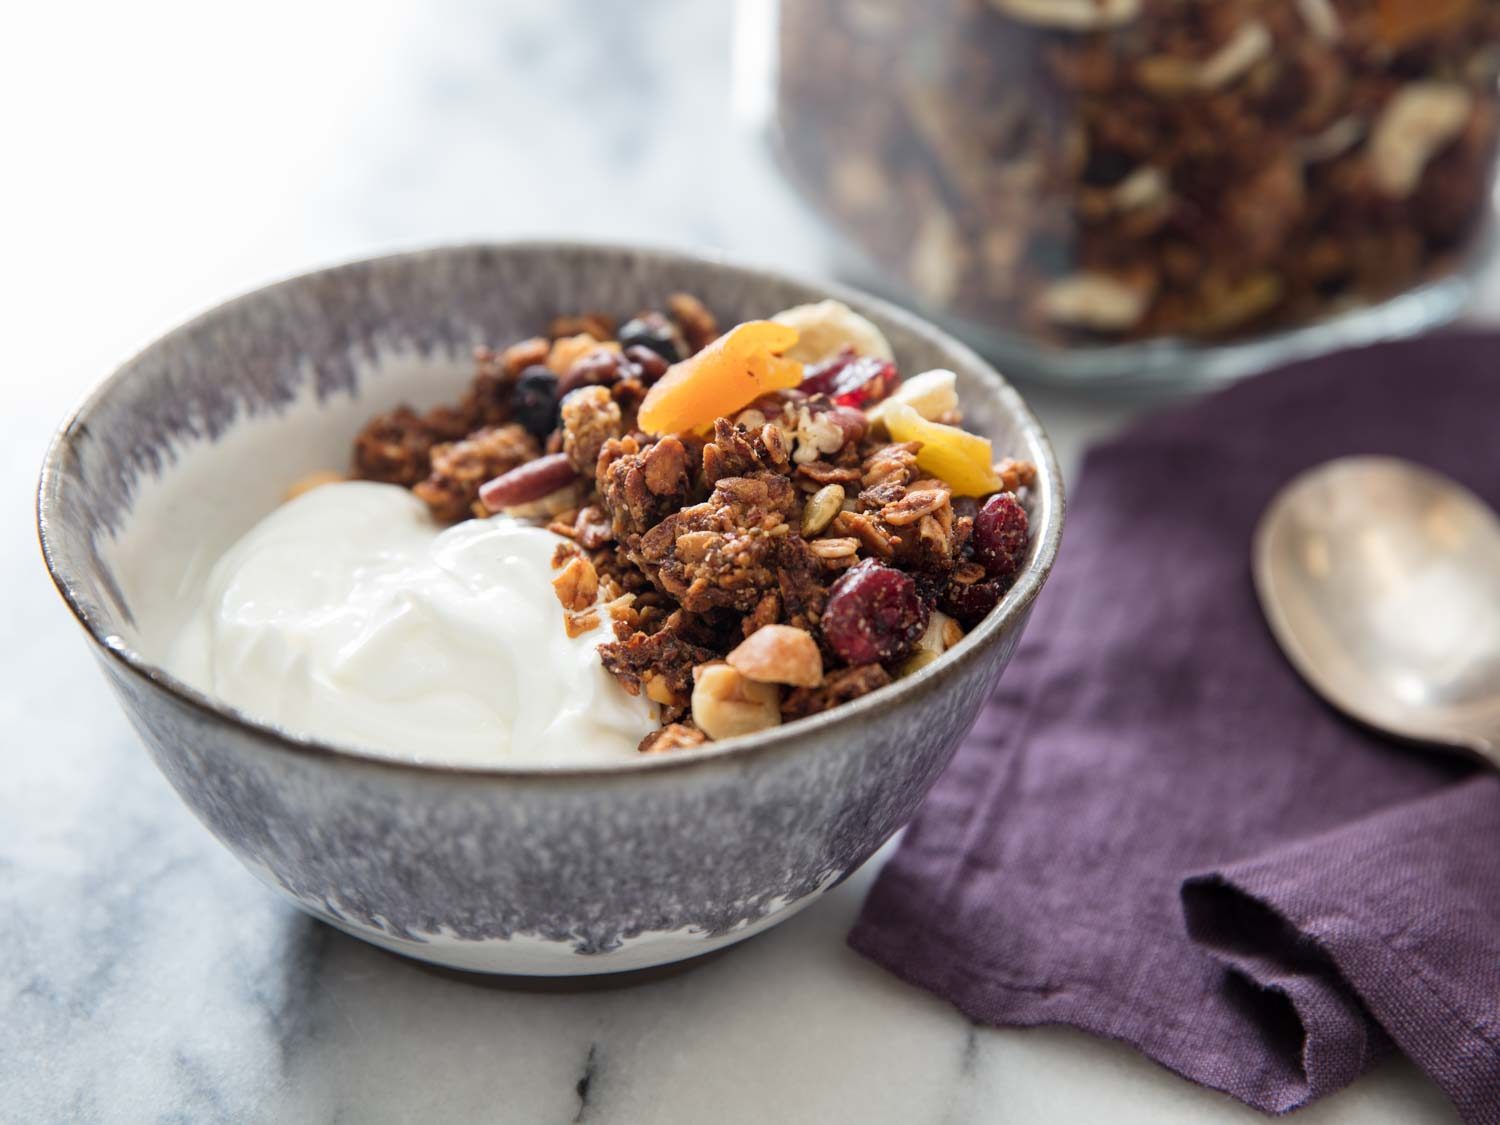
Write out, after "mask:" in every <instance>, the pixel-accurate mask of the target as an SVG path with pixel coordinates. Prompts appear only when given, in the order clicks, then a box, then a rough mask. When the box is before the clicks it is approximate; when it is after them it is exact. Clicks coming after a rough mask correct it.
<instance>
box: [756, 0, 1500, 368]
mask: <svg viewBox="0 0 1500 1125" xmlns="http://www.w3.org/2000/svg"><path fill="white" fill-rule="evenodd" d="M781 50H782V64H781V66H780V68H779V73H780V115H781V125H782V133H783V136H784V138H785V144H786V148H787V153H788V157H789V160H790V163H791V166H792V168H793V170H794V171H795V172H796V173H797V174H798V175H799V177H800V178H801V179H802V180H803V181H804V182H805V183H806V185H807V186H808V187H809V189H810V190H811V191H812V193H813V194H814V196H815V197H816V198H817V199H818V200H819V201H820V203H821V204H822V206H823V207H824V208H825V209H826V210H827V211H828V212H829V213H830V214H831V215H832V216H833V217H834V218H835V219H836V220H837V221H838V222H839V223H840V224H841V225H842V226H843V227H844V228H845V229H846V230H848V231H849V232H850V233H851V234H852V235H853V236H854V237H855V238H856V239H857V240H858V241H859V242H860V243H861V244H863V245H864V246H865V247H866V248H867V249H868V250H869V251H870V252H871V253H872V254H873V255H874V257H875V258H876V259H878V260H879V261H880V262H881V263H882V264H883V265H884V266H885V267H887V268H888V269H890V270H892V271H894V272H895V273H896V274H897V275H899V276H902V277H904V278H906V279H907V281H908V282H909V283H910V284H911V285H912V287H913V288H914V289H915V290H916V291H917V292H919V293H920V294H921V295H923V296H924V297H925V298H926V299H928V300H929V301H931V302H933V303H934V304H936V305H938V306H941V307H944V308H948V309H952V310H954V311H956V312H959V313H961V314H963V315H965V316H968V317H970V318H972V319H975V320H977V321H982V322H985V323H990V324H995V325H997V326H1001V327H1007V328H1011V329H1014V330H1016V331H1020V332H1023V333H1026V334H1028V335H1030V336H1031V337H1033V338H1035V339H1039V340H1045V341H1053V342H1059V343H1069V342H1083V343H1087V342H1108V341H1118V340H1135V339H1142V338H1148V337H1158V336H1185V337H1195V338H1209V339H1212V338H1226V337H1233V336H1237V335H1245V334H1250V333H1254V332H1259V331H1263V330H1266V329H1268V328H1273V327H1277V326H1283V325H1288V324H1294V323H1300V322H1306V321H1309V320H1312V319H1316V318H1318V317H1321V316H1325V315H1328V314H1330V313H1334V312H1337V311H1339V310H1341V309H1344V308H1347V307H1350V306H1353V305H1357V304H1362V303H1367V302H1370V301H1374V300H1378V299H1380V298H1383V297H1386V296H1389V295H1392V294H1394V293H1396V292H1398V291H1400V290H1402V289H1405V288H1408V287H1410V286H1412V285H1413V284H1416V283H1417V282H1419V281H1421V280H1423V279H1425V278H1428V277H1431V276H1434V275H1437V274H1441V273H1443V272H1446V271H1449V270H1451V269H1453V268H1455V267H1456V265H1457V264H1458V263H1459V259H1460V258H1461V257H1462V255H1463V254H1464V252H1465V251H1466V247H1467V244H1468V243H1470V242H1471V241H1472V237H1473V235H1474V232H1475V230H1476V228H1477V225H1478V223H1479V221H1480V219H1481V217H1482V215H1483V213H1484V211H1485V208H1486V199H1487V194H1488V185H1489V181H1490V172H1491V167H1492V163H1493V159H1494V154H1495V148H1496V132H1497V114H1496V110H1497V106H1496V75H1497V72H1500V5H1497V4H1496V3H1494V2H1493V0H1202V2H1186V0H934V3H930V4H921V5H916V4H912V5H899V4H870V3H867V2H865V0H806V2H801V3H797V4H786V5H783V11H782V24H781Z"/></svg>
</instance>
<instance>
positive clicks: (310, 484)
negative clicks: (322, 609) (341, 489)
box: [282, 469, 349, 500]
mask: <svg viewBox="0 0 1500 1125" xmlns="http://www.w3.org/2000/svg"><path fill="white" fill-rule="evenodd" d="M348 479H349V478H348V477H346V476H344V474H343V473H337V472H334V471H333V470H332V469H320V470H319V471H318V472H316V473H308V474H307V476H305V477H302V478H301V479H299V480H298V481H297V482H296V483H295V484H293V485H292V487H291V488H288V489H287V490H286V494H285V495H284V496H283V497H282V499H283V500H295V499H297V497H299V496H301V495H302V494H303V493H306V492H311V491H312V490H313V489H315V488H320V487H322V486H323V485H325V484H338V483H339V482H340V481H343V480H348Z"/></svg>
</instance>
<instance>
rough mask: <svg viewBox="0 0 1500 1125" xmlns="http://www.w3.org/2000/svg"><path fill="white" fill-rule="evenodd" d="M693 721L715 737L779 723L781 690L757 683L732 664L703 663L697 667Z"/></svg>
mask: <svg viewBox="0 0 1500 1125" xmlns="http://www.w3.org/2000/svg"><path fill="white" fill-rule="evenodd" d="M693 722H694V723H696V724H697V725H698V729H699V730H701V731H703V733H704V734H706V735H708V737H709V738H713V739H722V738H734V737H736V736H738V735H742V734H754V733H755V732H756V731H762V730H767V729H768V728H770V727H774V726H779V725H780V723H781V692H780V689H778V688H777V687H776V685H775V684H760V683H756V682H755V681H754V680H751V679H748V678H747V677H745V676H743V675H741V674H740V673H739V672H737V671H736V670H735V669H734V668H732V667H730V666H729V665H728V664H719V663H714V664H700V665H698V667H696V668H694V669H693Z"/></svg>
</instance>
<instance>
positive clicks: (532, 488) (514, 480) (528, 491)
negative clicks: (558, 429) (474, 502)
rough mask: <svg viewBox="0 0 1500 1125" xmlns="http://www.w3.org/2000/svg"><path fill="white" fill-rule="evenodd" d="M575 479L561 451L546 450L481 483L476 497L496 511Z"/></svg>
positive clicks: (554, 491)
mask: <svg viewBox="0 0 1500 1125" xmlns="http://www.w3.org/2000/svg"><path fill="white" fill-rule="evenodd" d="M577 479H578V474H577V473H576V472H575V471H574V469H573V466H572V465H571V464H570V463H569V461H568V458H567V456H566V455H565V454H562V453H549V454H548V455H547V456H545V457H538V458H536V459H535V460H533V461H527V462H525V463H524V464H520V465H517V466H515V467H514V468H512V469H509V470H507V471H506V472H503V473H501V474H500V475H499V476H497V477H495V478H494V479H493V480H490V481H487V482H485V484H484V485H483V486H482V487H481V488H480V489H479V499H480V501H481V502H482V503H483V504H484V505H485V507H487V508H489V510H490V511H492V512H499V511H503V510H505V509H509V508H514V507H516V506H517V505H520V504H527V503H530V502H531V501H533V500H540V499H542V498H543V497H544V496H551V495H553V494H554V493H556V492H557V491H558V490H559V489H562V488H567V487H568V486H569V485H571V484H572V483H573V482H574V481H576V480H577ZM562 510H563V509H562V508H559V509H557V511H559V512H560V511H562ZM552 514H554V515H555V514H556V513H555V512H554V513H552Z"/></svg>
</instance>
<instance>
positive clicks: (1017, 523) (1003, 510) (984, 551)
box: [973, 492, 1030, 578]
mask: <svg viewBox="0 0 1500 1125" xmlns="http://www.w3.org/2000/svg"><path fill="white" fill-rule="evenodd" d="M1029 541H1030V528H1029V525H1028V523H1027V519H1026V509H1025V508H1023V507H1021V502H1020V501H1019V500H1017V499H1016V497H1015V494H1014V493H1011V492H1000V493H997V494H996V495H994V496H991V497H990V498H989V499H988V500H986V501H985V502H984V506H983V507H982V508H980V509H979V514H978V515H977V516H975V517H974V540H973V542H974V557H975V558H976V559H978V560H979V562H981V563H982V564H983V565H984V569H985V573H986V574H988V575H989V576H990V577H991V578H1012V577H1014V576H1015V574H1016V572H1017V571H1019V570H1020V569H1021V564H1022V563H1023V562H1025V561H1026V546H1027V543H1028V542H1029Z"/></svg>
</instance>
